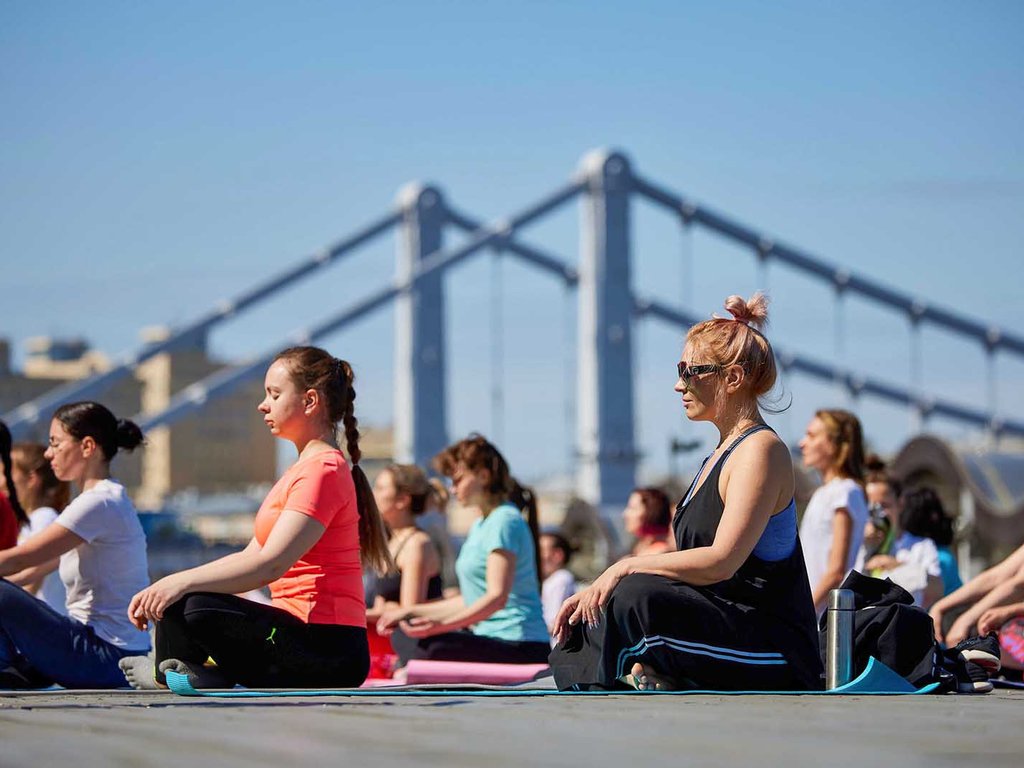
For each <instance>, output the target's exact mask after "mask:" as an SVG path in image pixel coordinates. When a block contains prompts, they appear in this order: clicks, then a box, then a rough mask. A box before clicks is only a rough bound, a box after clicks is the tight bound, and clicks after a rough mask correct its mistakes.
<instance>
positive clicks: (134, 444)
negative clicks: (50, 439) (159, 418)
mask: <svg viewBox="0 0 1024 768" xmlns="http://www.w3.org/2000/svg"><path fill="white" fill-rule="evenodd" d="M53 418H54V419H56V420H57V421H59V422H60V423H61V424H63V425H64V429H65V430H67V433H68V434H69V435H71V436H72V437H73V438H75V439H76V440H84V439H85V438H87V437H91V438H92V439H93V440H95V441H96V444H97V445H98V446H99V447H100V450H101V451H103V457H104V458H105V459H106V460H107V461H108V462H109V461H112V460H113V458H114V457H115V456H116V455H117V452H118V450H119V449H121V448H124V449H125V450H126V451H133V450H135V449H136V448H138V447H139V446H140V445H142V444H143V443H144V442H145V438H144V437H143V435H142V430H141V429H139V426H138V424H136V423H135V422H134V421H131V420H130V419H119V418H117V417H116V416H114V414H113V413H111V412H110V409H109V408H107V407H106V406H105V405H102V404H100V403H96V402H93V401H91V400H85V401H82V402H80V403H65V404H64V405H62V406H61V407H60V408H58V409H57V410H56V412H55V413H54V414H53Z"/></svg>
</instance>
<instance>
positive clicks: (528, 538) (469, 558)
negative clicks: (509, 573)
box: [455, 504, 549, 643]
mask: <svg viewBox="0 0 1024 768" xmlns="http://www.w3.org/2000/svg"><path fill="white" fill-rule="evenodd" d="M496 549H503V550H506V551H508V552H511V553H512V554H513V555H515V558H516V569H515V576H514V578H513V579H512V591H511V593H510V594H509V596H508V601H507V602H506V603H505V607H504V608H502V609H500V610H498V611H495V612H494V613H493V614H491V615H490V616H488V617H487V618H486V619H484V620H483V621H480V622H478V623H476V624H474V625H473V627H472V631H473V634H476V635H483V636H485V637H496V638H498V639H499V640H513V641H519V642H523V641H526V642H541V643H546V642H548V640H549V637H548V629H547V626H546V625H545V624H544V614H543V612H542V609H541V604H540V588H539V586H538V583H537V562H536V559H535V558H534V554H533V536H532V535H531V533H530V527H529V526H528V525H527V524H526V521H525V520H523V516H522V515H521V514H520V512H519V510H518V509H516V508H515V507H514V506H512V505H511V504H502V505H501V506H499V507H496V508H494V509H492V510H491V512H490V514H488V515H487V517H483V518H480V519H479V520H477V521H476V522H475V523H473V527H472V528H470V529H469V535H468V536H467V537H466V541H465V543H464V544H463V545H462V549H461V550H460V551H459V557H458V559H457V560H456V561H455V573H456V575H457V576H458V577H459V589H460V590H461V592H462V600H463V602H465V604H466V605H472V604H473V603H474V602H476V601H477V600H479V599H480V598H481V597H482V596H483V595H484V593H485V592H486V591H487V557H488V556H489V555H490V554H491V552H493V551H494V550H496Z"/></svg>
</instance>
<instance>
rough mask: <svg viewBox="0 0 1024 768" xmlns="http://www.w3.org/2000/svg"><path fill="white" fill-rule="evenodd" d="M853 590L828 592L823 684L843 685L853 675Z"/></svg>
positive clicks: (831, 685)
mask: <svg viewBox="0 0 1024 768" xmlns="http://www.w3.org/2000/svg"><path fill="white" fill-rule="evenodd" d="M853 612H854V607H853V591H852V590H849V589H833V590H832V591H831V592H829V594H828V617H827V619H826V621H827V625H826V626H827V629H826V640H827V647H826V649H825V687H826V688H827V689H828V690H832V689H833V688H838V687H839V686H841V685H845V684H846V683H848V682H850V680H851V679H852V678H853Z"/></svg>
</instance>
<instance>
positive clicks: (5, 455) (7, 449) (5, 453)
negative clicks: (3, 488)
mask: <svg viewBox="0 0 1024 768" xmlns="http://www.w3.org/2000/svg"><path fill="white" fill-rule="evenodd" d="M11 442H12V438H11V430H9V429H8V428H7V425H6V424H4V423H3V422H2V421H0V462H2V463H3V465H4V466H3V471H4V482H6V483H7V500H8V501H10V502H11V508H12V509H13V510H14V516H15V518H17V520H18V527H19V528H21V527H22V526H25V525H28V515H26V514H25V510H24V508H23V507H22V506H21V502H20V501H19V500H18V490H17V488H15V487H14V478H13V476H12V475H11V466H12V464H11Z"/></svg>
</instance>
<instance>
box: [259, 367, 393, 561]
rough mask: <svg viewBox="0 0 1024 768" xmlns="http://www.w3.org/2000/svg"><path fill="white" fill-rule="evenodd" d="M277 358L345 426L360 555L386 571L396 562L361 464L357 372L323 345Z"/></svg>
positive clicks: (332, 416) (332, 417) (329, 414)
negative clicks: (321, 397)
mask: <svg viewBox="0 0 1024 768" xmlns="http://www.w3.org/2000/svg"><path fill="white" fill-rule="evenodd" d="M274 360H275V361H276V360H282V361H284V362H285V363H286V364H287V365H288V369H289V371H290V373H291V375H292V378H293V379H294V381H295V383H296V384H297V385H298V387H299V389H300V390H301V391H303V392H304V391H306V390H308V389H314V390H316V391H317V392H319V393H320V394H322V395H323V397H324V401H325V404H326V406H327V418H328V419H329V420H330V423H331V425H332V426H335V429H337V424H338V423H339V422H340V423H341V425H342V427H343V429H344V430H345V449H346V451H347V452H348V458H349V462H350V463H351V465H352V482H353V484H354V485H355V488H356V506H357V508H358V510H359V557H360V559H361V560H362V563H363V566H364V567H367V568H372V569H373V570H374V571H376V572H377V573H378V574H381V575H384V574H386V573H388V572H391V571H393V570H394V568H395V565H394V561H393V559H392V557H391V552H390V551H388V538H387V533H386V532H385V529H384V520H383V519H382V518H381V516H380V511H379V510H378V509H377V502H376V500H375V499H374V498H373V488H372V487H371V486H370V481H369V480H368V479H367V478H366V473H365V472H363V469H362V467H360V466H359V460H360V459H361V458H362V457H363V453H362V451H361V450H359V427H358V425H359V421H358V420H357V419H356V414H355V399H356V390H355V388H354V387H353V386H352V384H353V382H354V381H355V374H354V373H353V372H352V366H351V365H349V364H348V362H347V361H345V360H341V359H339V358H336V357H334V356H332V355H331V354H330V353H328V352H327V351H326V350H323V349H320V348H319V347H289V348H288V349H286V350H284V351H282V352H281V353H280V354H278V356H277V357H275V358H274Z"/></svg>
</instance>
